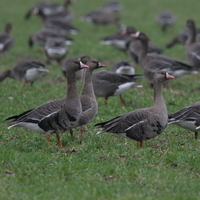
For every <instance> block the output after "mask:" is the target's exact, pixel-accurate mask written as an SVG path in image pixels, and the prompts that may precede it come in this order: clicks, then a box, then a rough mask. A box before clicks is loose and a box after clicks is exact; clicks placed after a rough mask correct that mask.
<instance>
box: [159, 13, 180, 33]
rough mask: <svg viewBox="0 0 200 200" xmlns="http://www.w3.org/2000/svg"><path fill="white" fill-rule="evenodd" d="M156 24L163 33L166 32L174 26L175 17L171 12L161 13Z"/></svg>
mask: <svg viewBox="0 0 200 200" xmlns="http://www.w3.org/2000/svg"><path fill="white" fill-rule="evenodd" d="M156 22H157V24H158V26H160V28H161V29H162V31H166V30H167V28H169V27H170V26H173V25H174V24H175V22H176V17H175V15H174V14H173V13H172V12H170V11H161V12H160V13H158V15H157V16H156Z"/></svg>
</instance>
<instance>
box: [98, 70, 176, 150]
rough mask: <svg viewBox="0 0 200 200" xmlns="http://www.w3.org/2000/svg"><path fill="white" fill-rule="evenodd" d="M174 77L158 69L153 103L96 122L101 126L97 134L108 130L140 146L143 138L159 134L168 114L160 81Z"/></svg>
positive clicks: (163, 127) (165, 124)
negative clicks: (104, 120)
mask: <svg viewBox="0 0 200 200" xmlns="http://www.w3.org/2000/svg"><path fill="white" fill-rule="evenodd" d="M173 78H174V77H173V76H171V75H169V74H168V73H167V72H165V71H158V72H157V73H156V74H155V76H154V105H153V106H152V107H150V108H142V109H138V110H134V111H131V112H128V113H126V114H124V115H122V116H118V117H115V118H113V119H111V120H109V121H106V122H102V123H99V124H96V125H95V126H97V127H98V128H102V130H100V131H99V132H98V133H97V134H100V133H104V132H109V133H116V134H117V135H119V136H121V137H124V138H127V139H132V140H136V141H137V146H138V147H140V148H141V147H142V143H143V141H144V140H148V139H151V138H154V137H156V136H157V135H159V134H161V133H162V132H163V131H164V129H165V128H166V126H167V122H168V114H167V108H166V105H165V101H164V98H163V95H162V91H161V89H162V86H161V85H162V83H163V82H165V81H166V80H168V79H173Z"/></svg>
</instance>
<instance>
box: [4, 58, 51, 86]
mask: <svg viewBox="0 0 200 200" xmlns="http://www.w3.org/2000/svg"><path fill="white" fill-rule="evenodd" d="M48 71H49V70H48V69H46V68H45V65H44V64H43V63H41V62H40V61H38V60H35V59H30V58H27V59H23V60H20V61H19V62H18V63H17V64H15V65H14V67H13V69H12V70H6V71H5V72H3V73H4V76H2V74H3V73H2V72H1V73H0V74H1V75H0V77H2V78H1V79H2V80H4V79H5V78H7V77H9V78H13V79H16V80H19V81H22V82H23V84H26V83H27V84H28V83H29V84H30V85H33V83H34V82H35V81H36V80H38V79H40V78H41V77H43V76H44V75H45V74H46V73H47V72H48Z"/></svg>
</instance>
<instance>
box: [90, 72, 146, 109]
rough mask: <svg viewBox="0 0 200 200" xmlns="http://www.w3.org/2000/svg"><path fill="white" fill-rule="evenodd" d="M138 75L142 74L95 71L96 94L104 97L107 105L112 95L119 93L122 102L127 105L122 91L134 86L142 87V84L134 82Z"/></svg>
mask: <svg viewBox="0 0 200 200" xmlns="http://www.w3.org/2000/svg"><path fill="white" fill-rule="evenodd" d="M138 76H140V75H138V74H135V75H122V74H118V73H116V72H112V71H107V70H100V71H98V72H94V73H93V75H92V83H93V87H94V94H95V95H96V96H98V97H104V98H105V101H104V103H105V105H107V101H108V98H109V97H110V96H117V95H119V97H120V101H121V104H122V105H123V106H125V104H126V103H125V100H124V99H123V98H122V93H124V92H126V91H128V90H130V89H131V88H134V87H142V85H139V84H137V83H135V82H134V81H135V80H136V79H137V78H138Z"/></svg>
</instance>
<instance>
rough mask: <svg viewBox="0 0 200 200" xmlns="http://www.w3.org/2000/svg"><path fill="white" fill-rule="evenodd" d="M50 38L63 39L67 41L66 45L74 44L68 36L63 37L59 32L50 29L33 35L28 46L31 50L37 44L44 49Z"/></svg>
mask: <svg viewBox="0 0 200 200" xmlns="http://www.w3.org/2000/svg"><path fill="white" fill-rule="evenodd" d="M48 38H62V39H64V40H65V42H64V43H65V45H70V44H72V43H73V39H72V38H70V37H68V36H66V35H62V34H60V33H59V32H57V31H55V30H51V29H48V28H45V29H42V30H39V31H37V32H35V33H33V34H32V35H31V36H30V37H29V40H28V45H29V47H30V48H31V47H32V46H33V45H34V44H37V45H39V46H42V47H44V45H45V43H46V41H47V39H48Z"/></svg>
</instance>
